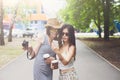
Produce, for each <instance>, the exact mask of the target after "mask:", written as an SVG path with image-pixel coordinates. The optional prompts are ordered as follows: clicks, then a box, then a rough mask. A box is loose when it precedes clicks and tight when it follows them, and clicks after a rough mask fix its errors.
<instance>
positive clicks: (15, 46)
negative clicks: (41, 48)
mask: <svg viewBox="0 0 120 80" xmlns="http://www.w3.org/2000/svg"><path fill="white" fill-rule="evenodd" d="M23 40H28V41H29V43H30V44H32V45H34V43H35V41H34V40H33V39H30V38H13V40H12V42H8V41H7V39H5V46H0V68H1V67H3V66H4V65H5V64H7V63H8V62H10V61H11V60H13V59H15V58H16V57H18V56H20V55H22V54H23V52H24V51H23V49H22V45H21V44H22V42H23Z"/></svg>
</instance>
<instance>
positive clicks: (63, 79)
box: [51, 24, 78, 80]
mask: <svg viewBox="0 0 120 80" xmlns="http://www.w3.org/2000/svg"><path fill="white" fill-rule="evenodd" d="M58 42H59V47H58V48H57V47H56V46H55V45H53V46H52V49H53V50H54V52H55V53H56V54H57V57H58V60H59V71H60V76H59V80H78V77H77V74H76V71H75V68H74V61H75V55H76V42H75V34H74V28H73V26H72V25H70V24H64V25H63V26H62V28H61V29H60V31H59V37H58ZM51 68H52V69H54V67H53V66H52V65H51Z"/></svg>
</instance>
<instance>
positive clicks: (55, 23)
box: [45, 18, 61, 29]
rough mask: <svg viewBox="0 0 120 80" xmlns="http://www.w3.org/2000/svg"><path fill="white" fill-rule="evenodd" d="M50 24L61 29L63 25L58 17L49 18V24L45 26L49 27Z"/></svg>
mask: <svg viewBox="0 0 120 80" xmlns="http://www.w3.org/2000/svg"><path fill="white" fill-rule="evenodd" d="M49 26H50V27H53V28H56V29H59V28H60V27H61V24H60V22H59V21H58V20H57V19H56V18H50V19H48V20H47V24H46V25H45V27H46V28H47V27H49Z"/></svg>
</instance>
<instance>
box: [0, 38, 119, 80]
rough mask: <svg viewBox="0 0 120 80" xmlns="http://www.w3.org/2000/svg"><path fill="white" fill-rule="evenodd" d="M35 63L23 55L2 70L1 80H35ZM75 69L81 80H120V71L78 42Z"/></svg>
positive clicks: (55, 72)
mask: <svg viewBox="0 0 120 80" xmlns="http://www.w3.org/2000/svg"><path fill="white" fill-rule="evenodd" d="M33 62H34V60H32V61H30V60H27V58H26V55H25V54H24V55H21V56H20V57H19V58H17V59H15V60H14V61H12V62H11V63H9V64H8V65H7V66H5V67H4V68H2V69H0V80H33V74H32V72H33V71H32V70H33V69H32V68H33ZM75 68H76V70H77V73H78V76H79V80H120V70H118V69H117V68H115V67H114V66H112V65H111V64H109V63H108V62H107V61H106V60H105V59H103V58H102V57H100V56H99V55H98V54H97V53H96V52H94V51H93V50H92V49H90V48H88V47H87V46H86V45H84V44H83V43H82V42H80V41H78V40H77V55H76V62H75ZM58 74H59V72H58V70H54V79H53V80H58Z"/></svg>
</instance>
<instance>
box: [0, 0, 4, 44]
mask: <svg viewBox="0 0 120 80" xmlns="http://www.w3.org/2000/svg"><path fill="white" fill-rule="evenodd" d="M2 4H3V3H2V0H0V45H5V42H4V32H3V5H2Z"/></svg>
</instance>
